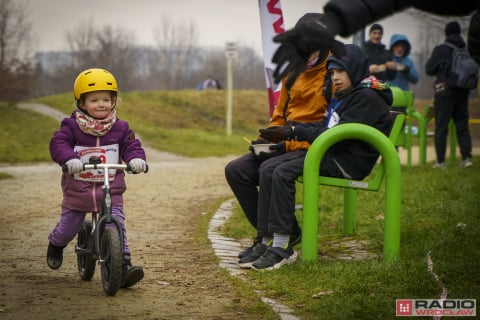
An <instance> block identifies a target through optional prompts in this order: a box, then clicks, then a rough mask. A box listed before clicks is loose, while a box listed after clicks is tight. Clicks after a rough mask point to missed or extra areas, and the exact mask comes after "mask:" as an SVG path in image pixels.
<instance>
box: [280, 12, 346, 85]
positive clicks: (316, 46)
mask: <svg viewBox="0 0 480 320" xmlns="http://www.w3.org/2000/svg"><path fill="white" fill-rule="evenodd" d="M340 30H342V26H341V23H340V20H339V18H338V17H337V16H336V15H334V14H331V13H328V14H322V15H319V17H318V18H317V19H310V20H308V21H305V22H304V23H300V24H298V25H297V26H295V28H293V29H291V30H288V31H286V32H284V33H281V34H279V35H277V36H275V37H274V38H273V41H274V42H277V43H280V46H279V47H278V49H277V51H276V52H275V53H274V55H273V58H272V62H273V63H275V64H276V65H277V66H276V68H275V71H274V72H273V77H274V80H275V82H276V83H278V82H280V81H281V80H282V78H283V77H285V76H286V75H288V76H289V78H293V79H295V78H296V77H297V76H298V75H299V74H300V73H301V72H302V71H303V70H305V66H306V64H307V60H308V57H309V56H310V55H311V54H312V53H313V52H314V51H317V50H318V51H320V55H319V56H320V57H324V56H326V53H328V51H329V50H330V51H331V52H332V53H333V54H334V55H335V56H337V57H342V56H343V55H344V54H345V49H344V46H343V43H341V42H339V41H336V40H335V39H334V37H335V35H336V34H338V33H339V31H340Z"/></svg>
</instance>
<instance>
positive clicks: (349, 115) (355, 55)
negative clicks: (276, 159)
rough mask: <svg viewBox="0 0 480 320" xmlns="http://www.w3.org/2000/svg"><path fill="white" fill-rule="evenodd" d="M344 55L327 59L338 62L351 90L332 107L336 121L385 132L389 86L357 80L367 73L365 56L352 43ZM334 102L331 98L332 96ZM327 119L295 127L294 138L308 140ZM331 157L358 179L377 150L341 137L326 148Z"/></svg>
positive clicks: (373, 160)
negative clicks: (375, 87) (376, 85)
mask: <svg viewBox="0 0 480 320" xmlns="http://www.w3.org/2000/svg"><path fill="white" fill-rule="evenodd" d="M345 50H346V55H345V56H344V57H342V58H341V59H338V58H335V57H334V56H331V57H330V58H329V60H328V62H327V65H328V63H330V62H335V63H337V64H339V65H341V66H342V67H343V68H344V69H345V70H346V71H347V73H348V75H349V77H350V80H351V81H352V86H353V90H352V91H351V92H350V93H349V94H348V95H346V96H345V97H343V98H342V100H341V101H342V102H341V103H340V105H339V106H338V108H337V109H336V114H337V115H338V119H339V122H338V124H342V123H363V124H366V125H369V126H372V127H374V128H376V129H378V130H380V131H381V132H383V133H385V134H387V131H388V128H389V126H390V116H389V111H390V105H391V104H392V99H393V98H392V92H391V90H390V89H385V90H377V89H374V88H371V87H366V86H365V85H364V84H362V83H361V81H362V80H363V79H365V78H367V77H368V58H367V56H366V55H365V53H363V51H362V49H360V47H358V46H356V45H346V46H345ZM339 100H340V99H339ZM332 101H333V102H332V103H335V100H332ZM327 121H328V119H326V120H324V121H322V122H320V123H310V124H306V125H303V126H296V127H295V136H296V139H297V140H306V141H308V142H310V143H312V142H313V141H314V140H315V139H316V138H317V137H318V136H319V135H320V134H322V133H323V132H325V131H326V130H328V127H327V125H328V122H327ZM328 152H330V153H331V154H332V155H333V157H334V159H335V161H336V162H337V163H338V164H339V165H340V166H341V167H342V168H343V169H344V171H345V172H347V173H348V174H349V175H350V176H351V177H352V178H353V179H358V180H361V179H363V178H364V177H366V176H367V175H368V174H369V173H370V171H371V170H372V168H373V167H374V165H375V163H376V161H377V159H378V156H379V153H378V151H377V150H376V149H375V148H374V147H372V146H371V145H369V144H368V143H365V142H362V141H359V140H344V141H341V142H339V143H337V144H335V145H333V146H332V147H331V148H330V149H329V151H328Z"/></svg>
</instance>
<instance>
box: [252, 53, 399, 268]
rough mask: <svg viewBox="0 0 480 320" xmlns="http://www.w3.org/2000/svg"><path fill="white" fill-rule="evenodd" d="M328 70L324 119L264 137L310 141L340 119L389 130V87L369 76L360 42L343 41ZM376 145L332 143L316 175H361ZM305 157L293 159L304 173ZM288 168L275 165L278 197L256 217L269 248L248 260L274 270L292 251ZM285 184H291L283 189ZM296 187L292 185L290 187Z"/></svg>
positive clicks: (373, 157)
mask: <svg viewBox="0 0 480 320" xmlns="http://www.w3.org/2000/svg"><path fill="white" fill-rule="evenodd" d="M327 69H328V72H329V73H330V76H331V79H332V81H333V83H334V85H335V87H336V91H335V94H334V97H333V98H332V100H331V101H330V103H329V106H328V110H327V115H326V118H325V119H324V120H323V121H321V122H312V123H303V124H290V125H287V126H283V127H278V128H276V129H275V131H264V132H262V133H261V135H262V137H263V138H266V139H270V138H271V137H272V136H274V135H275V137H277V138H278V137H279V136H281V138H282V139H287V140H290V141H298V142H301V141H304V142H308V143H312V142H313V141H314V140H315V139H316V138H317V137H318V136H319V135H321V134H322V133H323V132H325V131H326V130H328V129H329V128H331V127H333V126H335V125H338V124H342V123H363V124H366V125H370V126H373V127H375V128H377V129H378V130H380V131H381V132H383V133H385V134H387V130H388V128H389V125H390V116H389V111H390V105H391V103H392V92H391V90H390V88H389V84H388V83H385V82H382V81H379V80H377V79H376V78H375V77H374V76H370V77H368V75H369V72H368V58H367V56H366V55H365V53H364V52H363V51H362V49H361V48H360V47H358V46H357V45H354V44H347V45H345V55H344V56H342V57H341V58H336V57H335V56H333V55H332V56H330V57H329V58H328V60H327ZM378 156H379V154H378V152H377V150H376V149H375V148H374V147H372V146H371V145H369V144H368V143H365V142H362V141H358V140H344V141H341V142H338V143H337V144H335V145H333V146H332V147H331V148H330V149H329V150H328V151H327V152H326V154H325V155H324V157H323V158H322V160H321V164H320V175H322V176H329V177H335V178H348V179H363V178H364V177H366V176H367V175H368V174H369V173H370V171H371V170H372V168H373V167H374V166H375V163H376V161H377V159H378ZM303 164H304V159H303V158H298V159H295V160H293V161H292V162H291V164H290V167H291V168H296V169H295V171H296V172H303ZM292 178H295V177H292V173H291V172H290V171H289V170H286V169H284V168H281V167H279V168H278V169H277V170H275V171H274V172H273V181H274V183H273V189H272V194H273V195H276V199H278V202H272V205H271V207H270V210H269V211H268V214H267V215H266V216H263V217H259V223H258V228H259V229H261V230H268V232H269V233H272V234H273V241H272V244H271V246H269V247H268V249H267V251H266V252H265V253H264V254H263V255H262V256H261V257H260V258H258V259H257V260H256V261H255V262H253V263H252V267H253V268H255V269H261V270H271V269H277V268H279V267H281V266H283V265H287V264H290V263H291V262H292V257H294V256H295V255H296V253H295V251H294V250H293V249H292V246H291V245H290V243H289V236H288V235H289V234H290V233H291V230H292V227H293V225H292V221H293V220H294V209H293V208H294V206H295V203H294V200H293V199H292V197H291V196H290V194H289V193H292V194H293V191H292V189H293V188H294V184H295V179H292ZM285 185H287V186H288V185H291V187H290V188H288V189H285V187H284V186H285ZM293 190H294V189H293Z"/></svg>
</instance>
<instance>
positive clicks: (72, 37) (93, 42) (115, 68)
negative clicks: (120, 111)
mask: <svg viewBox="0 0 480 320" xmlns="http://www.w3.org/2000/svg"><path fill="white" fill-rule="evenodd" d="M66 39H67V41H68V43H69V46H70V49H71V51H72V53H73V54H74V57H75V59H74V60H73V64H72V65H71V66H69V67H70V68H71V69H72V71H73V73H74V74H76V73H78V72H80V71H81V70H84V69H88V68H104V69H107V70H109V71H110V72H112V73H113V74H114V75H115V78H116V79H117V82H118V83H119V86H120V88H121V89H122V90H125V91H130V90H133V89H136V88H135V83H136V79H137V76H138V75H137V74H136V72H135V70H136V64H137V63H139V62H138V61H137V59H136V56H137V49H136V47H135V37H134V35H133V33H132V32H130V31H128V30H126V29H122V28H120V27H117V28H115V27H113V26H111V25H105V26H103V27H102V28H97V27H96V26H95V25H94V24H93V22H92V20H91V19H90V20H89V21H87V22H83V23H81V24H80V25H79V26H78V27H77V28H75V29H73V30H70V31H68V32H67V33H66ZM64 74H68V75H69V76H72V74H71V72H64Z"/></svg>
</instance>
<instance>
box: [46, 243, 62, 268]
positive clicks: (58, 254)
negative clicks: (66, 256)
mask: <svg viewBox="0 0 480 320" xmlns="http://www.w3.org/2000/svg"><path fill="white" fill-rule="evenodd" d="M65 247H66V246H61V247H57V246H54V245H53V244H51V243H50V242H49V243H48V249H47V264H48V266H49V267H50V268H51V269H54V270H56V269H58V268H60V266H61V265H62V262H63V248H65Z"/></svg>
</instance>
